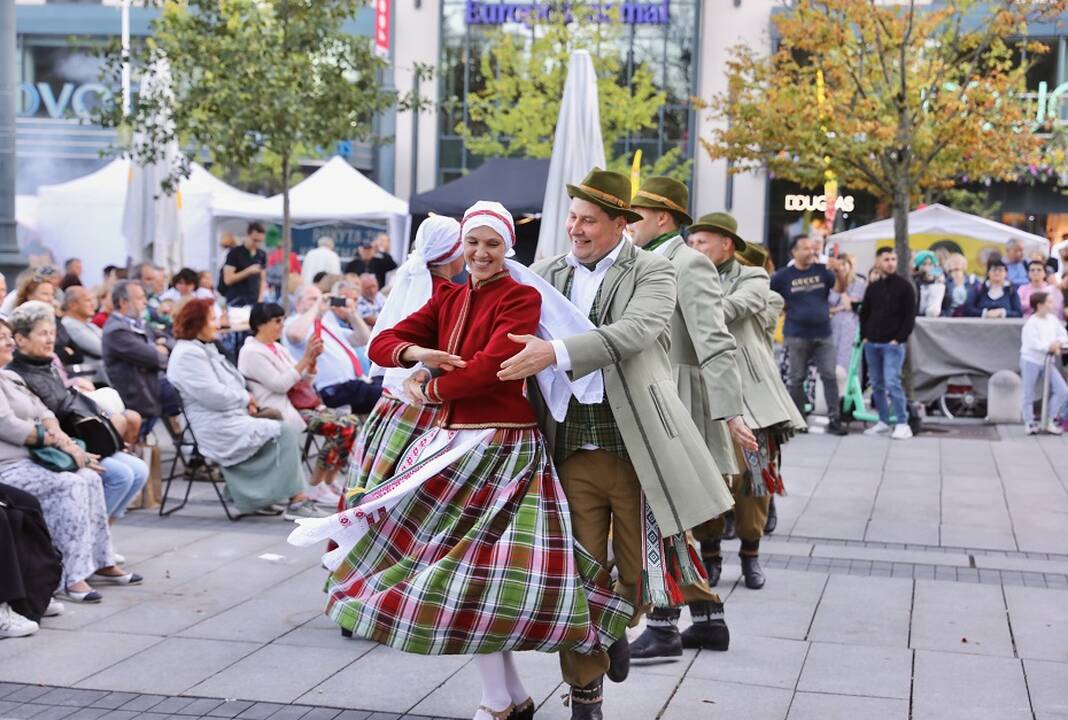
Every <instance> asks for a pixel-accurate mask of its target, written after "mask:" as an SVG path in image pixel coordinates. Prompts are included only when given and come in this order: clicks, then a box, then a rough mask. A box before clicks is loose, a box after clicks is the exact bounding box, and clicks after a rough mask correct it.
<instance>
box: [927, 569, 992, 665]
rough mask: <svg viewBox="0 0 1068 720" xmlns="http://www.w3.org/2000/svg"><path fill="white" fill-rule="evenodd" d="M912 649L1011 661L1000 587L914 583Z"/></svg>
mask: <svg viewBox="0 0 1068 720" xmlns="http://www.w3.org/2000/svg"><path fill="white" fill-rule="evenodd" d="M912 647H913V648H917V649H923V650H942V651H946V652H961V653H970V654H979V655H999V656H1001V657H1013V647H1012V637H1011V636H1010V634H1009V623H1008V613H1007V612H1006V610H1005V600H1004V597H1003V595H1002V590H1001V587H1000V586H999V585H962V584H959V583H948V582H939V581H931V580H917V581H916V596H915V601H914V605H913V609H912Z"/></svg>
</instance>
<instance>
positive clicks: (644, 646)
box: [630, 625, 682, 660]
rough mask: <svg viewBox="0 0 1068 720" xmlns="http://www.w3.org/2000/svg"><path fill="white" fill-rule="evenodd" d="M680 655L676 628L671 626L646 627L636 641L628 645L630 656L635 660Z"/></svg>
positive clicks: (680, 649)
mask: <svg viewBox="0 0 1068 720" xmlns="http://www.w3.org/2000/svg"><path fill="white" fill-rule="evenodd" d="M680 655H682V639H681V638H680V636H679V630H678V628H676V627H673V626H671V625H647V626H646V627H645V630H644V631H643V632H642V634H641V635H639V636H638V639H637V640H635V641H634V642H632V643H631V644H630V656H631V657H632V658H635V659H637V660H648V659H650V658H661V657H679V656H680Z"/></svg>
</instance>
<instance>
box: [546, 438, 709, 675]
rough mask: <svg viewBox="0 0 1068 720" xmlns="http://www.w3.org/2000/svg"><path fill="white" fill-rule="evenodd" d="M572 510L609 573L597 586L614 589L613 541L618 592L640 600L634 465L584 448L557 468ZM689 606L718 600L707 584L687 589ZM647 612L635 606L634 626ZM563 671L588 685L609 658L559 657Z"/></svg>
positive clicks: (582, 540) (578, 535)
mask: <svg viewBox="0 0 1068 720" xmlns="http://www.w3.org/2000/svg"><path fill="white" fill-rule="evenodd" d="M557 472H558V473H559V475H560V483H561V485H562V486H563V488H564V494H565V495H567V502H568V505H569V506H570V508H571V531H572V532H573V533H574V535H575V540H576V541H578V543H579V544H580V545H582V547H584V548H585V549H586V550H587V551H589V553H590V554H591V555H593V557H594V558H595V559H596V560H597V562H599V563H600V564H601V566H602V567H603V568H605V571H604V573H603V575H602V577H601V578H599V579H598V582H599V583H600V584H601V585H602V587H610V584H611V582H612V581H611V577H610V576H609V574H608V570H607V568H608V567H609V565H608V544H609V542H611V543H612V554H613V556H614V558H615V565H616V571H617V575H618V580H617V581H616V583H615V591H616V592H617V593H618V594H619V595H622V596H623V597H625V598H628V599H629V600H630V601H631V602H637V600H638V589H639V588H640V587H641V575H642V568H643V566H644V559H643V558H642V516H641V507H642V489H641V484H640V483H639V482H638V476H637V474H635V472H634V466H633V465H631V464H630V462H629V461H627V460H624V459H623V458H620V457H618V456H616V455H613V454H612V453H610V452H606V451H604V450H579V451H577V452H575V453H574V454H573V455H571V456H570V457H569V458H567V460H565V461H564V462H563V463H561V464H560V466H559V467H558V468H557ZM682 592H683V595H684V597H685V598H686V601H687V602H692V601H695V600H714V601H718V600H719V596H718V595H715V594H714V593H712V591H711V590H710V589H709V588H708V584H707V583H701V585H687V586H684V587H683V588H682ZM646 609H647V608H638V607H636V608H635V612H634V617H633V619H632V621H631V625H632V626H634V625H636V624H637V623H638V620H639V618H640V617H641V614H642V613H643V612H645V610H646ZM560 670H561V673H562V674H563V678H564V680H565V681H566V682H568V683H569V684H571V685H578V686H582V685H587V684H589V683H590V682H592V681H594V680H596V679H597V678H598V677H600V676H601V675H603V674H604V673H605V671H607V670H608V655H607V654H605V653H597V654H593V655H583V654H581V653H577V652H574V651H569V650H565V651H562V652H561V653H560Z"/></svg>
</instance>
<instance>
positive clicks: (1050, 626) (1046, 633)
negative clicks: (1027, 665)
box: [1005, 586, 1068, 662]
mask: <svg viewBox="0 0 1068 720" xmlns="http://www.w3.org/2000/svg"><path fill="white" fill-rule="evenodd" d="M1005 599H1006V601H1007V603H1008V608H1009V621H1010V622H1011V623H1012V634H1013V637H1014V638H1015V639H1016V650H1017V652H1018V653H1019V655H1020V657H1022V658H1027V659H1031V660H1054V661H1056V662H1068V611H1066V610H1065V609H1066V608H1068V591H1065V590H1046V589H1039V588H1029V587H1012V586H1006V587H1005Z"/></svg>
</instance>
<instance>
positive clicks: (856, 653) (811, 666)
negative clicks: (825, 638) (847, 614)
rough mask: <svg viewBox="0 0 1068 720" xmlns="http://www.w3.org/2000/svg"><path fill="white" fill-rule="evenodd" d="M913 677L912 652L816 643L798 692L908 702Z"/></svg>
mask: <svg viewBox="0 0 1068 720" xmlns="http://www.w3.org/2000/svg"><path fill="white" fill-rule="evenodd" d="M911 676H912V651H910V650H906V649H903V648H890V647H869V646H867V645H839V644H836V643H821V642H814V643H812V646H811V647H810V648H809V651H808V657H806V658H805V666H804V668H803V669H802V671H801V679H800V681H799V682H798V684H797V689H798V691H804V692H813V693H830V694H832V695H865V696H869V697H880V698H896V699H899V700H908V699H909V686H910V684H911V682H912V677H911ZM795 702H796V701H795Z"/></svg>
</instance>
